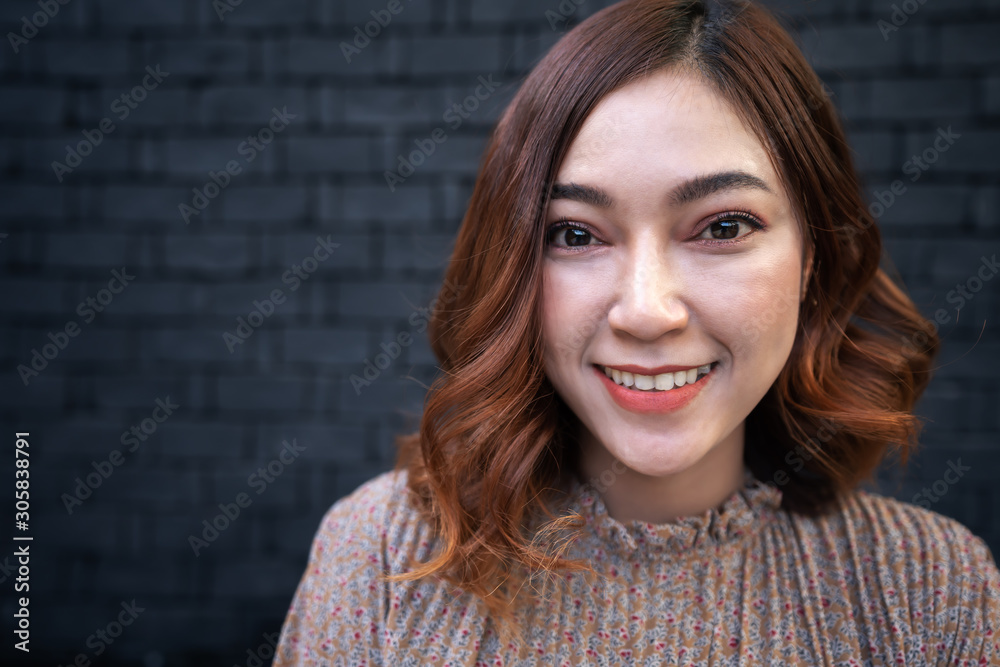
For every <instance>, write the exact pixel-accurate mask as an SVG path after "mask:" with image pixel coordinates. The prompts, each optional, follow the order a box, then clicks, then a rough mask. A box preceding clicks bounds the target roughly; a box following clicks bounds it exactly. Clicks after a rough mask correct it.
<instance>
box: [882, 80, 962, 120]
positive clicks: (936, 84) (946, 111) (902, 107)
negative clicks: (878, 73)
mask: <svg viewBox="0 0 1000 667" xmlns="http://www.w3.org/2000/svg"><path fill="white" fill-rule="evenodd" d="M870 85H871V87H872V97H871V100H872V101H871V108H870V111H869V114H868V115H869V116H871V117H874V118H884V119H904V118H941V119H945V120H947V119H950V118H954V117H955V116H957V115H961V114H962V113H963V112H964V111H965V110H966V109H968V108H970V107H971V106H972V100H973V96H974V89H975V84H974V82H973V81H972V80H971V79H970V80H948V79H922V80H907V81H894V80H876V81H872V82H871V84H870Z"/></svg>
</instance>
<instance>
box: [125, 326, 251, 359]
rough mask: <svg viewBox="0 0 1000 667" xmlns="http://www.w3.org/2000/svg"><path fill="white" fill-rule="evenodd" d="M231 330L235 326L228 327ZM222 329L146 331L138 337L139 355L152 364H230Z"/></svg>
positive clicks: (220, 327)
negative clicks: (210, 362)
mask: <svg viewBox="0 0 1000 667" xmlns="http://www.w3.org/2000/svg"><path fill="white" fill-rule="evenodd" d="M226 326H229V327H230V329H232V328H233V327H235V323H229V322H227V323H226ZM222 331H223V326H219V327H218V330H216V329H212V328H209V327H207V326H205V327H204V328H198V329H193V330H187V329H163V328H159V327H158V328H156V329H154V330H152V331H143V333H142V336H140V337H139V355H140V358H141V359H142V360H143V361H149V362H163V363H175V362H181V363H183V362H191V363H196V362H201V363H204V362H208V361H225V362H227V363H228V362H229V361H230V360H231V357H230V355H229V350H228V349H227V348H226V345H225V341H224V340H223V339H222Z"/></svg>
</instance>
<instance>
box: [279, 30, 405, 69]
mask: <svg viewBox="0 0 1000 667" xmlns="http://www.w3.org/2000/svg"><path fill="white" fill-rule="evenodd" d="M352 40H353V35H351V34H349V33H348V32H347V31H344V32H343V33H340V34H337V35H334V36H331V37H329V38H327V39H312V38H308V37H307V38H304V39H296V40H292V41H291V42H290V43H289V44H288V45H287V48H288V60H287V65H286V67H287V69H289V70H291V71H294V72H298V73H302V74H323V75H326V76H354V77H366V76H370V75H371V74H372V73H373V72H375V71H377V70H384V69H386V68H387V63H388V56H389V52H388V50H387V49H388V45H387V43H386V41H387V40H386V38H385V37H383V38H382V39H376V40H374V41H372V42H371V43H370V44H369V45H368V46H366V47H365V48H364V49H361V52H360V53H354V52H353V51H351V50H350V48H352V47H353V41H352ZM341 44H347V45H348V49H347V51H346V53H347V55H346V56H345V51H344V50H342V47H341ZM348 58H349V59H350V60H349V61H348Z"/></svg>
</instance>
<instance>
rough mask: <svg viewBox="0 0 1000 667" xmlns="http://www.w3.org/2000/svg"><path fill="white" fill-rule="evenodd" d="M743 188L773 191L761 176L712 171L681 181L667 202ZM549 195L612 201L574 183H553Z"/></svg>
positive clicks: (599, 204)
mask: <svg viewBox="0 0 1000 667" xmlns="http://www.w3.org/2000/svg"><path fill="white" fill-rule="evenodd" d="M747 189H752V190H763V191H764V192H768V193H770V194H774V191H773V190H771V188H769V187H768V185H767V183H766V182H764V180H763V179H762V178H759V177H757V176H754V175H753V174H749V173H747V172H745V171H720V172H717V173H714V174H702V175H699V176H695V177H693V178H690V179H688V180H686V181H684V182H683V183H681V184H680V185H678V186H677V187H676V188H674V189H673V190H671V192H670V201H671V203H672V204H674V205H675V206H682V205H684V204H690V203H691V202H694V201H697V200H699V199H704V198H705V197H708V196H710V195H713V194H715V193H716V192H719V191H722V190H747ZM550 197H551V198H552V199H570V200H572V201H578V202H580V203H583V204H589V205H591V206H596V207H598V208H611V207H612V206H614V203H615V202H614V199H612V198H611V195H609V194H608V193H607V192H605V191H604V190H602V189H601V188H599V187H595V186H592V185H580V184H578V183H568V184H567V183H554V184H553V185H552V190H551V192H550Z"/></svg>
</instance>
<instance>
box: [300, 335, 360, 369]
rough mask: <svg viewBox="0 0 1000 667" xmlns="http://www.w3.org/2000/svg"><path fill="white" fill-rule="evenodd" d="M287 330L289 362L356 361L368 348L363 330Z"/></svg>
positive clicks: (326, 362) (330, 362)
mask: <svg viewBox="0 0 1000 667" xmlns="http://www.w3.org/2000/svg"><path fill="white" fill-rule="evenodd" d="M283 333H284V340H283V343H284V355H283V358H284V359H285V360H286V361H294V362H302V361H305V362H309V363H313V364H343V363H353V361H354V360H356V359H360V358H361V357H363V356H364V354H365V352H366V350H367V336H366V335H365V332H364V331H362V330H360V329H327V328H323V329H319V328H316V329H286V330H285V331H284V332H283Z"/></svg>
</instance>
